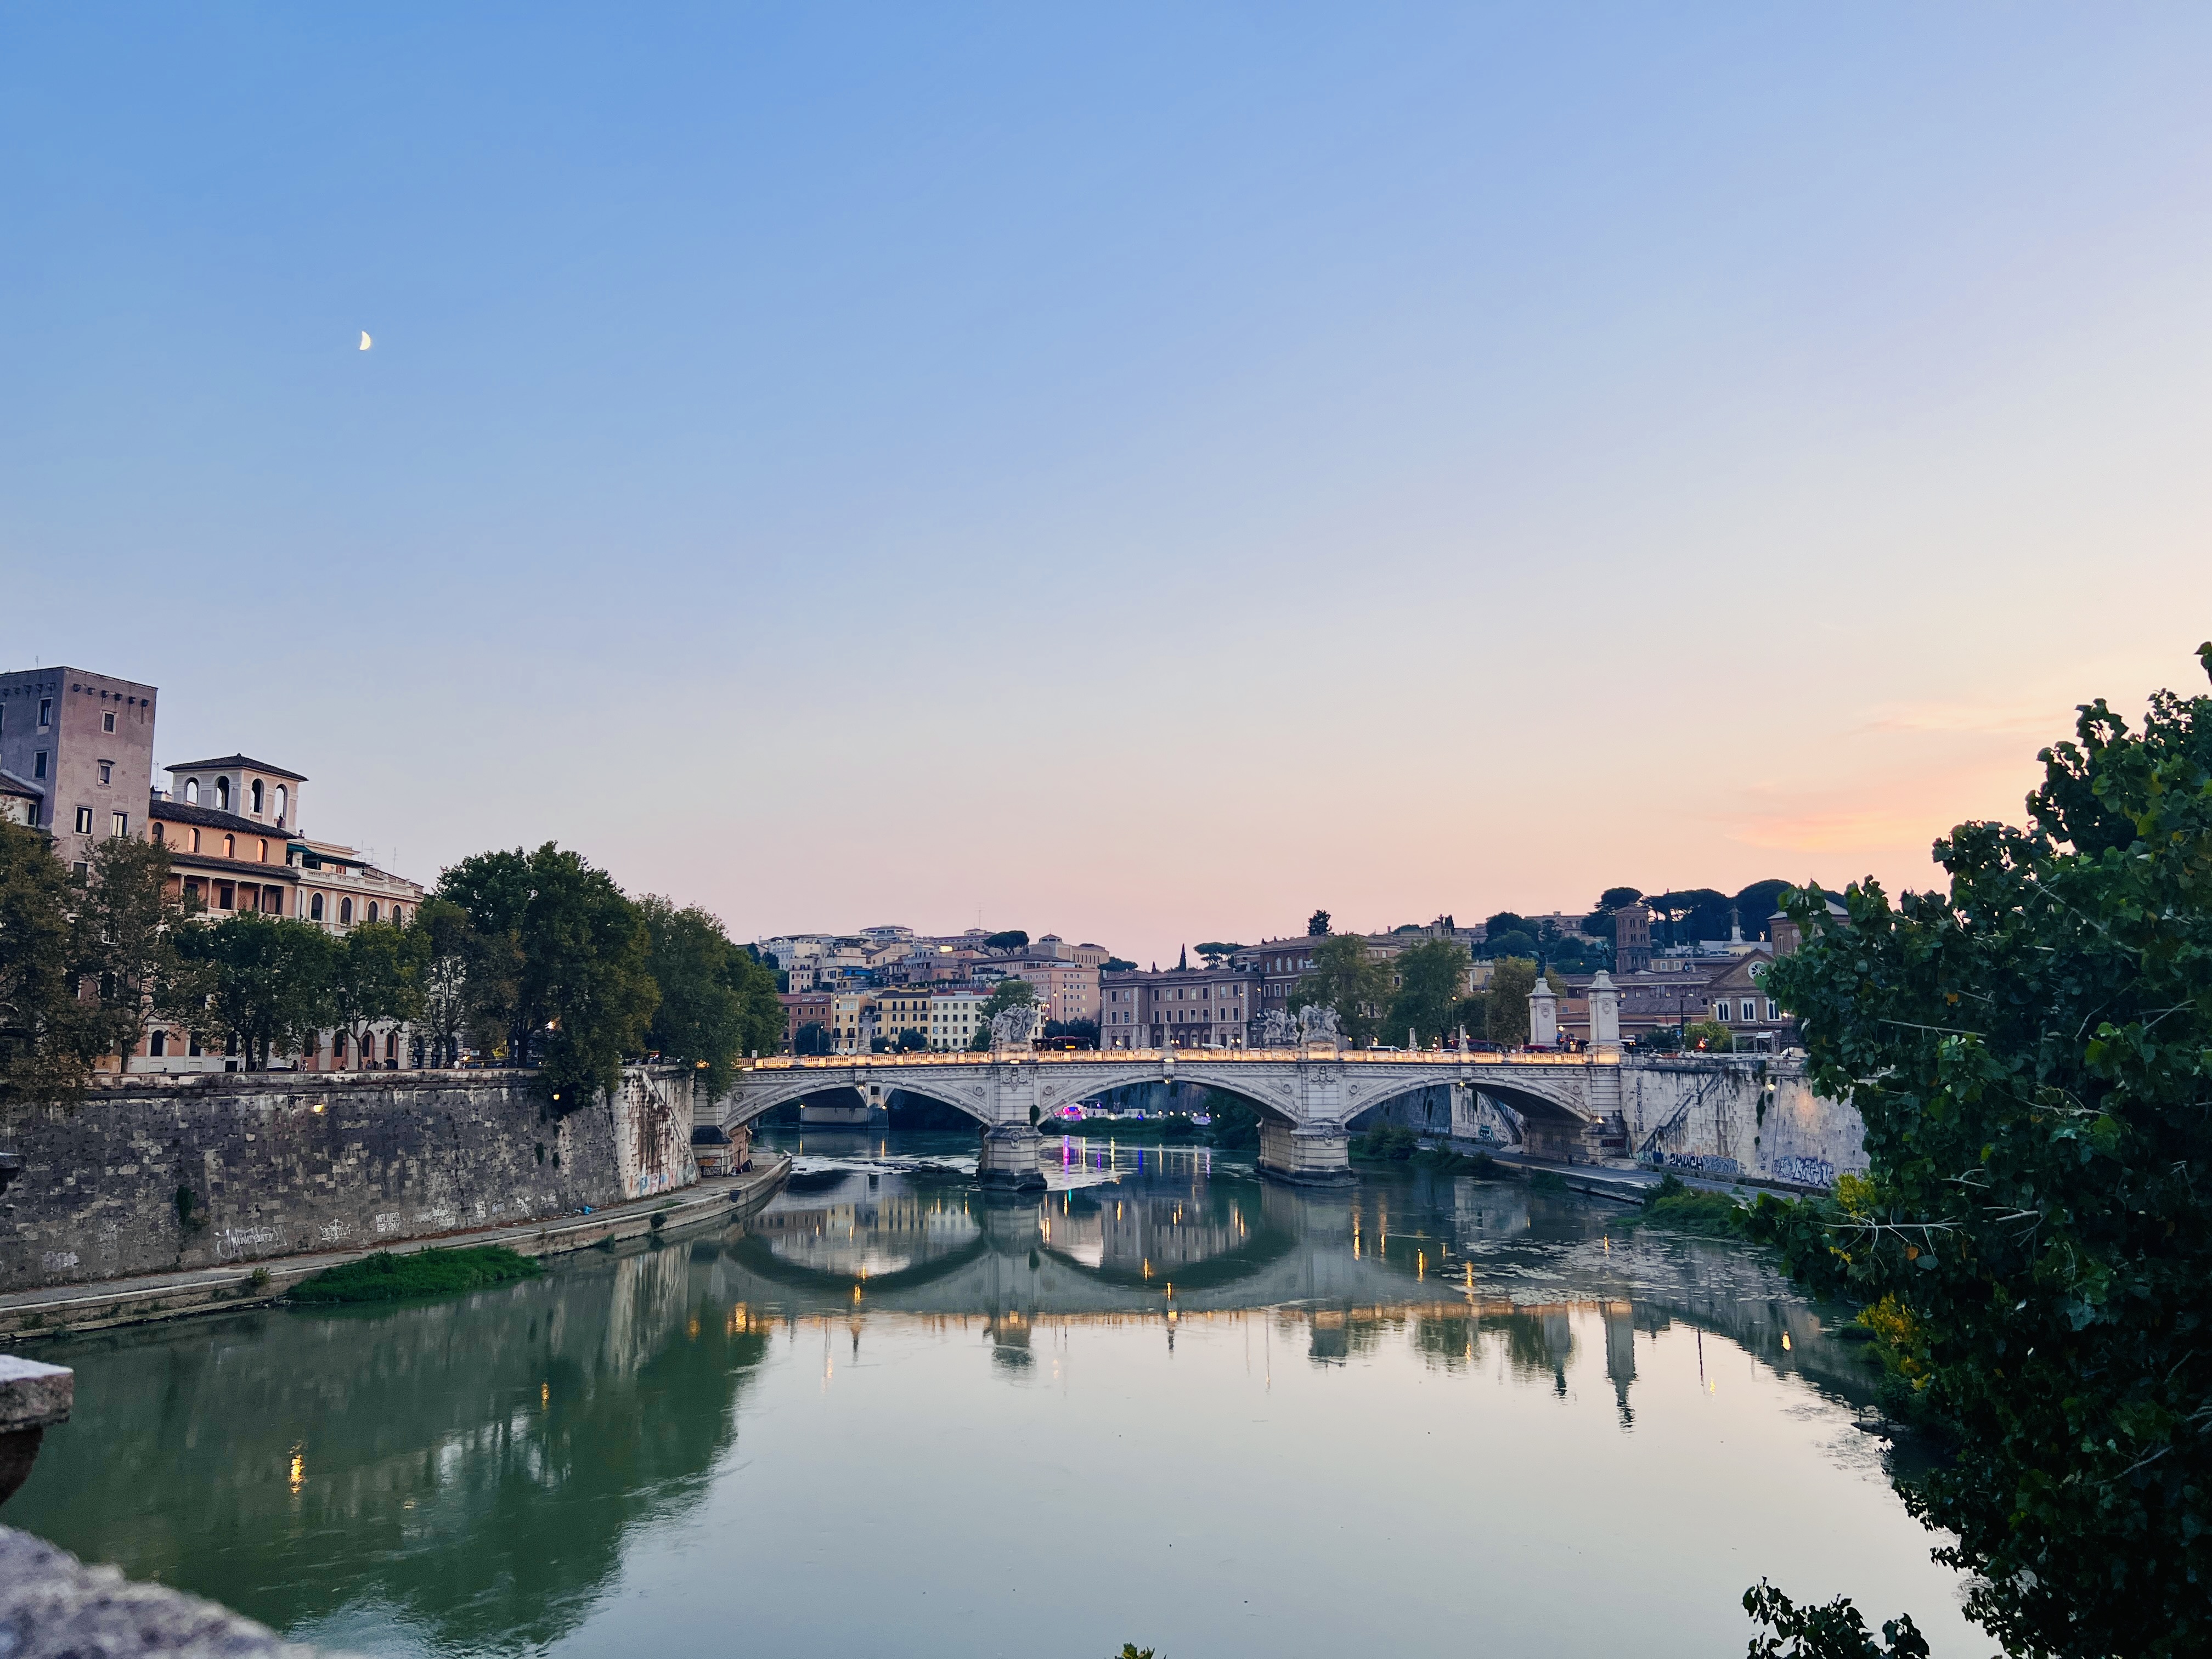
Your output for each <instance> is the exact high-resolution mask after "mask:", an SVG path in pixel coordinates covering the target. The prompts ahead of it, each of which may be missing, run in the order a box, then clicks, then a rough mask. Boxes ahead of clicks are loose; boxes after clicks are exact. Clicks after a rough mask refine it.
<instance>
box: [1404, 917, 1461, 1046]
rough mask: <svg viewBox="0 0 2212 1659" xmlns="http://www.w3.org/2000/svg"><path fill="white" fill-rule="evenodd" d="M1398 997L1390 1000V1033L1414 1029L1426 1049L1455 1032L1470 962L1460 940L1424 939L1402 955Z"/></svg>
mask: <svg viewBox="0 0 2212 1659" xmlns="http://www.w3.org/2000/svg"><path fill="white" fill-rule="evenodd" d="M1394 965H1395V967H1396V969H1397V970H1398V994H1397V995H1396V996H1395V997H1393V998H1392V999H1391V1000H1390V1013H1389V1025H1388V1028H1387V1029H1388V1030H1390V1031H1391V1032H1392V1033H1393V1034H1395V1033H1396V1032H1399V1031H1402V1030H1407V1029H1408V1028H1410V1029H1411V1030H1413V1035H1414V1036H1415V1038H1416V1039H1417V1040H1418V1041H1419V1042H1420V1043H1421V1045H1422V1046H1423V1047H1426V1046H1427V1045H1428V1044H1429V1043H1431V1042H1435V1041H1436V1040H1437V1038H1439V1037H1441V1036H1443V1035H1444V1034H1445V1033H1446V1032H1448V1031H1449V1030H1451V1029H1452V1025H1453V1015H1454V1013H1455V1011H1456V1010H1457V1008H1458V1006H1459V1003H1460V999H1461V998H1462V996H1463V995H1464V994H1466V988H1467V976H1468V968H1469V966H1470V965H1471V964H1470V960H1469V958H1468V953H1467V947H1466V946H1465V945H1462V944H1461V943H1460V942H1459V941H1458V940H1457V939H1424V940H1423V941H1422V942H1421V943H1420V944H1419V945H1409V946H1407V948H1406V949H1405V950H1403V951H1400V952H1399V953H1398V959H1397V962H1396V963H1395V964H1394Z"/></svg>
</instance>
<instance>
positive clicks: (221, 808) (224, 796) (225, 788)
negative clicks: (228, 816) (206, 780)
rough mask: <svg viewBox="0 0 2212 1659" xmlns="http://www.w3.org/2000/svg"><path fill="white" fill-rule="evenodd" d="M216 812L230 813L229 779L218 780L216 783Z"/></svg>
mask: <svg viewBox="0 0 2212 1659" xmlns="http://www.w3.org/2000/svg"><path fill="white" fill-rule="evenodd" d="M215 810H216V811H218V812H228V811H230V780H229V779H228V778H217V779H216V781H215Z"/></svg>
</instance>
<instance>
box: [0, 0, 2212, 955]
mask: <svg viewBox="0 0 2212 1659" xmlns="http://www.w3.org/2000/svg"><path fill="white" fill-rule="evenodd" d="M2208 80H2212V11H2207V10H2205V9H2192V8H2182V7H2159V6H2111V7H2100V8H2081V7H2059V6H2039V5H2022V6H2009V7H2002V8H2000V7H1995V6H1983V5H1967V4H1962V5H1956V6H1951V7H1946V8H1928V7H1914V6H1905V5H1881V4H1869V5H1855V6H1850V7H1827V8H1813V7H1790V8H1764V9H1761V8H1749V7H1705V8H1698V7H1680V8H1664V9H1662V8H1652V7H1637V6H1624V7H1619V8H1607V7H1604V6H1598V5H1584V6H1575V7H1541V8H1540V7H1531V6H1521V5H1515V6H1488V7H1486V6H1476V5H1455V6H1437V7H1424V6H1414V5H1376V6H1360V7H1312V8H1302V7H1297V6H1292V5H1287V4H1275V3H1270V4H1267V5H1259V4H1254V5H1249V6H1223V5H1194V4H1176V5H1142V4H1133V5H1124V6H1116V7H1111V8H1108V7H1096V8H1088V9H1081V8H1074V7H1050V8H1043V7H1017V6H1004V7H988V6H980V7H969V6H961V5H955V4H946V5H939V6H931V7H927V8H922V7H912V6H894V5H881V6H875V5H866V4H848V5H843V6H838V7H821V6H796V5H794V6H750V7H744V6H732V5H723V6H714V7H702V8H699V9H685V8H683V7H680V6H661V7H654V8H617V7H611V6H610V7H603V8H597V9H586V8H575V7H566V6H561V5H553V4H531V5H527V6H523V5H514V6H505V7H502V6H498V5H483V6H477V7H471V8H467V9H459V8H447V7H431V6H412V7H410V6H404V5H388V6H381V7H376V8H368V7H319V8H301V7H276V6H269V7H259V6H245V5H220V4H210V5H201V6H194V7H190V8H182V7H179V8H123V7H113V6H100V5H85V6H79V7H69V8H61V7H48V6H21V5H5V6H0V666H4V667H9V668H14V667H28V666H31V665H33V664H34V663H46V664H52V663H57V662H62V663H68V664H70V665H76V666H80V667H84V668H89V669H93V670H95V671H101V672H106V673H112V674H116V675H119V676H123V677H125V678H132V679H137V680H141V681H145V682H149V683H151V684H155V685H158V686H159V687H160V688H161V715H160V729H159V733H158V737H157V750H158V752H157V755H156V764H157V766H158V765H160V764H161V763H165V762H167V761H172V760H184V759H191V758H197V757H201V756H204V755H206V754H210V753H228V752H230V751H231V750H244V751H245V752H246V753H247V754H249V755H252V756H255V757H259V758H263V759H265V760H268V761H270V762H273V763H276V764H278V765H282V766H285V767H288V768H290V769H294V770H295V771H299V772H301V773H304V774H306V775H307V776H308V778H309V779H310V782H309V784H308V786H307V790H306V792H305V793H304V795H303V801H302V805H303V806H304V807H305V809H306V813H305V817H306V823H305V827H306V829H307V831H308V832H309V833H311V834H313V835H315V836H318V837H322V838H328V839H332V840H338V841H343V842H351V843H353V844H356V845H359V846H362V847H365V848H371V849H373V850H374V853H375V854H377V855H378V856H379V857H380V859H381V860H384V861H385V862H386V863H387V864H388V865H389V866H392V867H393V868H396V869H398V870H399V871H400V872H402V873H404V874H409V875H412V876H414V877H416V878H418V879H422V880H424V881H426V882H428V881H431V880H434V879H435V877H436V874H437V872H438V871H439V869H440V868H441V867H442V866H444V865H446V864H448V863H450V862H452V861H453V860H456V859H458V858H460V857H462V856H465V855H466V854H469V853H471V852H475V851H477V850H481V849H483V848H489V847H495V846H509V847H512V846H516V845H523V844H529V845H536V844H537V843H538V842H544V841H546V840H556V841H558V842H562V844H564V845H568V846H574V847H575V848H580V849H581V850H582V851H583V852H584V854H586V856H588V857H589V858H591V859H592V860H593V861H595V862H597V863H599V864H601V865H604V866H605V867H607V868H608V869H609V870H611V872H613V873H614V874H615V876H616V878H617V879H618V880H620V881H621V882H622V883H623V885H624V886H625V887H627V888H628V889H629V890H631V891H633V892H640V893H642V892H648V891H649V892H660V893H665V894H668V895H670V896H672V897H674V898H676V899H678V901H679V902H694V903H698V904H702V905H704V906H706V907H707V908H709V909H711V910H713V911H714V912H715V913H716V914H717V915H720V916H721V917H722V918H723V920H724V921H725V922H726V924H727V925H728V927H730V929H731V930H732V933H734V934H736V935H737V936H738V937H740V938H750V937H754V936H757V935H763V934H769V933H781V932H787V931H792V930H798V929H836V928H853V927H862V926H867V925H872V924H878V923H892V922H896V923H904V924H906V925H908V926H912V927H917V928H919V929H921V930H923V931H925V932H938V931H957V930H958V929H960V928H963V927H973V926H976V925H978V924H979V923H980V924H981V925H982V926H985V927H994V928H996V927H1024V928H1026V929H1027V930H1029V931H1030V933H1044V932H1047V931H1052V932H1057V933H1061V934H1063V935H1065V936H1066V937H1068V938H1070V939H1091V940H1096V941H1097V942H1099V943H1102V944H1104V945H1108V946H1109V948H1112V949H1114V950H1115V951H1119V952H1120V953H1121V954H1123V955H1125V956H1129V957H1137V958H1139V959H1148V958H1153V957H1168V956H1170V955H1171V954H1172V953H1173V952H1174V951H1175V950H1176V948H1177V946H1178V945H1180V944H1182V943H1183V942H1185V941H1189V942H1195V941H1198V940H1200V939H1242V940H1250V939H1255V938H1257V937H1260V936H1262V935H1272V934H1276V933H1284V932H1297V931H1303V927H1304V920H1305V917H1306V915H1307V914H1308V913H1309V912H1310V911H1311V910H1313V909H1314V908H1327V909H1328V910H1329V911H1331V913H1332V914H1333V915H1334V917H1335V919H1336V921H1337V925H1338V926H1339V927H1361V928H1377V927H1389V926H1394V925H1397V924H1400V923H1403V922H1407V921H1427V920H1429V919H1430V918H1431V917H1432V916H1435V915H1438V914H1441V913H1451V914H1454V915H1456V916H1457V917H1458V918H1459V919H1460V920H1461V921H1468V920H1471V919H1474V918H1477V917H1480V916H1482V915H1486V914H1488V913H1490V912H1492V911H1493V910H1497V909H1500V908H1512V909H1516V910H1522V911H1532V912H1535V911H1550V910H1553V909H1570V910H1572V909H1581V908H1587V907H1588V906H1589V905H1590V904H1591V903H1592V902H1594V901H1595V898H1596V896H1597V895H1598V893H1599V892H1600V891H1601V890H1603V889H1604V888H1606V887H1608V886H1613V885H1621V884H1626V885H1634V886H1638V887H1641V888H1644V889H1646V890H1660V889H1662V888H1667V887H1673V886H1712V887H1717V888H1722V889H1724V890H1735V889H1736V888H1739V887H1741V886H1742V885H1744V884H1747V883H1748V882H1751V881H1753V880H1757V879H1760V878H1766V877H1770V876H1779V877H1784V878H1817V879H1820V880H1821V881H1824V882H1826V883H1827V884H1831V885H1838V884H1842V883H1844V882H1845V881H1849V880H1852V879H1856V878H1862V877H1864V876H1868V875H1872V876H1875V877H1877V878H1880V879H1881V880H1882V881H1883V882H1884V883H1885V884H1887V885H1889V886H1890V887H1891V888H1893V889H1895V888H1897V887H1900V886H1926V885H1929V884H1933V883H1934V882H1935V880H1936V878H1937V877H1938V876H1939V874H1940V872H1938V871H1937V870H1936V868H1935V866H1933V865H1932V864H1931V863H1930V862H1929V843H1930V842H1931V841H1932V840H1933V838H1934V837H1936V836H1938V835H1940V834H1942V833H1943V832H1944V830H1945V829H1948V826H1950V825H1951V824H1953V823H1957V822H1959V821H1960V820H1962V819H1966V818H1973V817H2007V818H2010V819H2013V820H2015V821H2017V820H2018V819H2019V818H2020V817H2021V798H2022V796H2023V795H2024V793H2025V792H2026V791H2027V788H2028V787H2030V786H2031V785H2032V784H2033V781H2034V778H2035V776H2036V774H2037V770H2038V769H2037V767H2036V765H2035V762H2034V755H2035V751H2036V750H2037V749H2038V748H2039V747H2040V746H2041V745H2042V744H2045V743H2046V742H2049V741H2051V740H2052V739H2053V738H2057V737H2060V736H2063V735H2064V734H2065V733H2066V732H2067V731H2068V729H2069V725H2070V721H2071V719H2072V713H2071V711H2072V709H2073V708H2074V706H2075V704H2077V703H2079V702H2082V701H2085V700H2087V699H2089V698H2093V697H2096V696H2107V697H2110V698H2111V699H2112V701H2113V702H2114V704H2115V706H2118V707H2121V708H2128V709H2131V710H2140V708H2141V707H2142V701H2143V698H2144V696H2146V694H2148V692H2149V691H2150V690H2153V689H2154V688H2155V687H2159V686H2162V685H2171V686H2173V687H2175V688H2177V689H2182V690H2188V689H2192V688H2194V689H2202V684H2203V683H2202V680H2201V677H2200V673H2199V671H2198V669H2197V665H2196V664H2195V661H2194V659H2193V658H2192V655H2191V653H2192V652H2193V650H2194V648H2195V647H2196V646H2197V643H2198V642H2199V641H2201V640H2203V638H2205V637H2206V636H2207V635H2212V546H2208V541H2212V533H2209V532H2212V467H2208V465H2206V460H2205V457H2206V454H2207V451H2208V442H2207V441H2208V439H2212V373H2208V371H2212V211H2208V209H2212V100H2208V99H2207V98H2206V97H2205V96H2204V95H2203V88H2204V86H2205V85H2206V84H2207V82H2208ZM363 331H366V332H368V334H369V335H370V337H372V340H373V342H374V343H373V346H372V348H371V349H369V350H367V351H363V350H362V349H359V336H360V335H361V334H362V332H363Z"/></svg>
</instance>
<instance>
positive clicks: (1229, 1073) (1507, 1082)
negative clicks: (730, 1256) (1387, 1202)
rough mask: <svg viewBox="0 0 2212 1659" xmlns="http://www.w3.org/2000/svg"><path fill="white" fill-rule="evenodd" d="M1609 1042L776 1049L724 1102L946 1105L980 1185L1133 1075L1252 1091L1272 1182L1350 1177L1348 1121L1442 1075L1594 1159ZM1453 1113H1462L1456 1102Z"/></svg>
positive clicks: (1541, 1138) (1012, 1169)
mask: <svg viewBox="0 0 2212 1659" xmlns="http://www.w3.org/2000/svg"><path fill="white" fill-rule="evenodd" d="M1621 1072H1622V1064H1621V1059H1620V1050H1619V1048H1617V1047H1614V1046H1613V1045H1605V1046H1602V1047H1598V1048H1593V1049H1592V1050H1591V1051H1590V1052H1589V1054H1551V1053H1532V1054H1510V1053H1502V1052H1492V1053H1483V1052H1480V1051H1472V1052H1457V1051H1449V1050H1433V1049H1432V1050H1430V1051H1427V1052H1425V1053H1423V1052H1414V1053H1400V1052H1397V1051H1395V1050H1389V1049H1341V1048H1337V1047H1336V1046H1335V1045H1334V1044H1323V1043H1313V1044H1309V1045H1308V1046H1306V1047H1305V1048H1291V1049H1267V1048H1181V1049H1176V1048H1168V1049H1146V1048H1138V1049H1127V1048H1116V1049H1109V1050H1105V1051H1103V1052H1078V1053H1072V1054H1070V1053H1060V1054H1054V1053H1044V1052H1030V1051H1020V1052H1005V1051H1001V1052H999V1053H994V1054H875V1055H867V1056H860V1055H855V1056H850V1057H837V1058H823V1059H815V1058H799V1057H795V1056H792V1055H781V1056H778V1057H775V1058H772V1059H767V1060H759V1061H757V1062H756V1063H755V1064H754V1065H753V1066H752V1067H751V1068H750V1070H749V1071H747V1072H745V1073H743V1074H742V1075H741V1077H740V1078H739V1079H738V1085H737V1087H736V1088H735V1089H734V1090H733V1091H732V1092H731V1093H730V1094H729V1095H728V1096H727V1097H725V1099H724V1100H723V1101H722V1103H721V1107H722V1113H723V1117H722V1127H724V1128H725V1129H733V1128H736V1127H738V1126H740V1125H742V1124H744V1123H748V1122H750V1121H752V1120H753V1119H754V1118H756V1117H758V1116H759V1115H761V1114H762V1113H763V1112H765V1111H768V1110H769V1109H771V1108H774V1107H776V1106H781V1105H782V1104H784V1103H786V1102H787V1101H793V1100H804V1099H805V1098H806V1097H808V1096H810V1095H818V1094H822V1093H824V1092H827V1091H831V1090H844V1089H850V1090H854V1091H857V1092H858V1094H859V1095H860V1100H861V1101H862V1102H863V1103H865V1104H866V1105H870V1106H881V1105H884V1104H885V1103H887V1102H888V1101H889V1099H890V1095H891V1093H892V1092H893V1091H903V1092H905V1093H907V1094H910V1095H920V1096H923V1097H927V1098H928V1099H931V1100H939V1101H943V1102H945V1103H946V1104H948V1105H951V1106H953V1107H957V1109H959V1110H961V1111H963V1112H965V1113H967V1114H968V1115H969V1116H970V1117H972V1118H974V1119H975V1121H977V1122H978V1123H979V1124H981V1126H982V1152H981V1162H980V1164H979V1166H978V1172H977V1173H978V1177H979V1179H981V1182H983V1184H984V1185H986V1186H996V1187H1011V1188H1040V1187H1042V1186H1043V1185H1044V1178H1043V1176H1042V1175H1041V1174H1040V1173H1039V1171H1038V1167H1037V1157H1038V1152H1039V1147H1040V1146H1041V1140H1040V1137H1039V1135H1038V1133H1037V1127H1036V1126H1037V1125H1038V1124H1039V1123H1041V1122H1042V1121H1043V1120H1044V1119H1046V1118H1048V1117H1049V1116H1052V1115H1055V1114H1056V1113H1058V1112H1059V1111H1060V1109H1061V1108H1062V1107H1065V1106H1072V1105H1073V1104H1075V1103H1077V1102H1079V1101H1082V1100H1086V1099H1089V1098H1091V1097H1093V1096H1096V1095H1098V1094H1101V1093H1103V1092H1104V1091H1107V1090H1109V1089H1120V1088H1126V1087H1127V1086H1129V1085H1132V1084H1142V1083H1162V1082H1166V1083H1191V1084H1196V1085H1200V1087H1202V1088H1208V1089H1218V1090H1220V1091H1222V1092H1224V1093H1225V1094H1231V1095H1235V1096H1237V1097H1238V1098H1239V1099H1242V1100H1245V1101H1249V1102H1250V1103H1251V1104H1252V1105H1253V1106H1254V1107H1255V1108H1256V1109H1258V1111H1259V1113H1260V1116H1261V1127H1260V1167H1261V1170H1264V1171H1265V1172H1266V1173H1267V1174H1268V1175H1271V1176H1277V1177H1278V1178H1279V1179H1283V1180H1286V1181H1294V1182H1309V1183H1314V1182H1342V1181H1347V1180H1349V1179H1350V1178H1351V1170H1350V1164H1349V1163H1348V1161H1347V1158H1346V1148H1347V1146H1348V1143H1349V1139H1350V1125H1351V1123H1352V1120H1353V1119H1354V1118H1356V1117H1358V1116H1359V1115H1360V1114H1362V1113H1363V1112H1366V1111H1368V1110H1370V1109H1372V1108H1375V1107H1377V1106H1381V1105H1383V1104H1385V1103H1388V1102H1389V1101H1391V1100H1393V1099H1395V1098H1397V1097H1400V1096H1401V1095H1406V1094H1410V1093H1412V1092H1413V1091H1417V1090H1421V1089H1431V1088H1435V1087H1437V1086H1439V1085H1442V1086H1446V1087H1449V1088H1451V1089H1453V1090H1454V1091H1457V1092H1455V1095H1454V1100H1455V1103H1456V1102H1460V1101H1467V1102H1468V1109H1469V1111H1470V1112H1471V1110H1472V1101H1471V1098H1470V1095H1469V1091H1480V1093H1482V1094H1484V1095H1486V1096H1488V1097H1490V1098H1491V1099H1492V1100H1493V1101H1495V1102H1498V1103H1500V1104H1503V1105H1504V1106H1507V1107H1510V1109H1512V1111H1513V1112H1514V1114H1515V1115H1516V1116H1517V1117H1518V1118H1519V1119H1520V1120H1521V1123H1522V1132H1523V1135H1524V1138H1525V1139H1526V1141H1527V1143H1528V1146H1529V1148H1530V1150H1532V1151H1536V1152H1553V1153H1557V1154H1561V1155H1568V1156H1583V1157H1589V1156H1592V1155H1593V1154H1594V1152H1595V1148H1596V1146H1597V1142H1598V1139H1599V1137H1600V1136H1601V1134H1602V1133H1603V1132H1604V1131H1605V1130H1606V1128H1607V1127H1609V1126H1612V1125H1613V1124H1615V1123H1616V1122H1617V1121H1618V1120H1619V1116H1620V1103H1621V1081H1620V1079H1621ZM1453 1115H1454V1117H1455V1119H1458V1118H1460V1116H1461V1112H1460V1110H1459V1109H1457V1107H1456V1106H1455V1110H1454V1113H1453Z"/></svg>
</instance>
